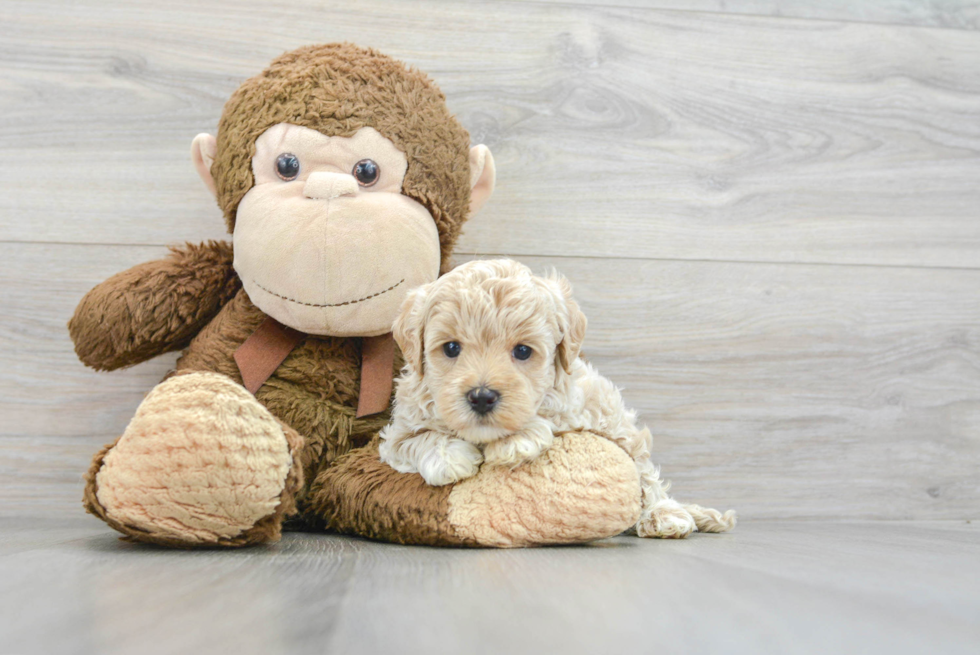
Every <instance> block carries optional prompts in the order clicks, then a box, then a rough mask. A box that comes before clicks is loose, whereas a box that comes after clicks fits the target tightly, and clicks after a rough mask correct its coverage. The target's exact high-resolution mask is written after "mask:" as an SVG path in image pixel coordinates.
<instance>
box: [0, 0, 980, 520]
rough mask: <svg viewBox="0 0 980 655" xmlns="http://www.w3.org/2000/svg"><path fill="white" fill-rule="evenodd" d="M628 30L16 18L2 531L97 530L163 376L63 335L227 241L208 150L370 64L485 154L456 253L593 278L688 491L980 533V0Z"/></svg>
mask: <svg viewBox="0 0 980 655" xmlns="http://www.w3.org/2000/svg"><path fill="white" fill-rule="evenodd" d="M617 4H619V5H625V6H616V7H604V6H599V5H598V4H594V3H590V2H573V3H558V2H520V1H518V2H492V3H491V2H466V3H441V2H413V3H402V2H393V1H387V0H376V1H374V2H370V3H346V2H345V3H339V2H337V3H331V2H309V1H306V0H294V1H291V2H288V3H269V2H262V3H259V2H248V3H243V2H207V3H202V2H182V1H171V2H166V3H164V2H146V3H118V2H107V1H93V0H88V1H82V2H10V1H4V2H0V117H2V118H0V261H2V266H0V308H2V312H0V417H2V422H0V493H2V494H3V497H4V500H5V505H6V507H7V508H8V511H12V512H21V513H30V512H34V511H38V510H42V511H45V512H48V513H70V512H77V511H80V510H79V509H78V505H77V502H78V494H79V489H80V482H79V479H80V475H81V473H82V472H83V471H84V469H85V468H86V465H87V461H88V458H89V457H90V456H91V454H92V452H93V451H94V450H95V448H96V447H97V446H98V445H99V444H101V443H103V442H105V441H107V440H110V439H112V438H114V437H115V436H116V435H118V434H119V433H120V432H121V431H122V430H123V429H124V427H125V425H126V422H127V421H128V419H129V417H130V416H131V415H132V413H133V411H134V410H135V408H136V406H137V405H138V403H139V401H140V399H141V398H142V395H143V394H144V393H145V392H146V391H147V390H148V389H149V388H150V387H151V386H152V385H153V384H154V383H155V382H156V381H157V380H158V379H159V378H160V377H161V376H162V375H163V374H164V373H165V372H166V370H167V369H168V367H169V366H170V365H171V364H172V362H173V357H172V356H170V357H164V358H161V359H160V360H156V361H153V362H150V363H147V364H144V365H141V366H137V367H135V368H133V369H130V370H128V371H124V372H118V373H113V374H97V373H94V372H92V371H89V370H87V369H85V368H84V367H82V365H81V364H80V363H78V361H77V360H76V359H75V357H74V354H73V352H72V348H71V344H70V342H69V340H68V337H67V333H66V329H65V323H66V321H67V320H68V317H69V316H70V315H71V311H72V309H73V307H74V305H75V304H76V303H77V301H78V300H79V298H80V297H81V296H82V294H84V293H85V291H87V290H88V289H89V288H91V287H92V286H93V285H95V284H96V283H98V282H99V281H101V280H103V279H104V278H106V277H108V276H109V275H111V274H113V273H115V272H117V271H119V270H122V269H124V268H126V267H128V266H131V265H133V264H136V263H139V262H141V261H144V260H147V259H150V258H155V257H159V256H162V255H163V254H164V253H165V250H164V246H165V245H166V244H168V243H175V242H181V241H186V240H190V241H196V240H201V239H206V238H221V237H222V236H223V229H222V221H221V218H220V214H219V212H218V210H217V209H216V207H215V206H214V203H213V201H212V200H211V199H210V197H209V196H208V194H207V192H206V191H205V190H204V188H203V186H202V185H201V184H200V182H199V181H198V179H197V178H196V175H195V173H194V171H193V168H192V166H191V164H190V161H189V156H188V151H189V145H190V141H191V139H192V138H193V136H194V135H195V134H196V133H198V132H201V131H213V130H214V129H215V127H216V124H217V119H218V116H219V114H220V112H221V107H222V105H223V103H224V101H225V99H226V98H227V97H228V96H229V94H230V93H231V92H232V91H233V90H234V89H235V87H236V86H237V84H238V83H239V82H240V81H241V80H243V79H244V78H245V77H247V76H249V75H252V74H254V73H256V72H258V71H259V70H260V69H261V68H262V67H263V66H264V65H265V64H266V63H267V62H268V61H269V60H270V59H271V58H272V57H274V56H276V55H277V54H279V53H280V52H282V51H284V50H287V49H290V48H293V47H296V46H299V45H302V44H306V43H313V42H325V41H340V40H350V41H353V42H356V43H360V44H363V45H371V46H374V47H377V48H379V49H381V50H383V51H386V52H388V53H390V54H392V55H395V56H398V57H401V58H403V59H405V60H406V61H408V62H410V63H412V64H414V65H416V66H418V67H419V68H421V69H422V70H425V71H426V72H428V73H429V74H430V75H432V77H433V78H435V80H436V81H437V82H438V83H439V84H440V86H441V87H442V88H443V90H444V91H445V92H446V95H447V97H448V101H449V105H450V107H451V108H452V109H453V111H455V112H456V113H457V115H458V116H459V117H460V119H461V121H462V122H463V124H464V125H465V126H466V127H467V128H468V129H469V130H470V132H471V134H472V135H473V139H474V141H475V142H483V143H486V144H487V145H489V146H490V148H491V149H492V150H493V152H494V154H495V157H496V161H497V167H498V190H497V192H496V194H495V196H494V198H493V199H492V200H491V201H490V203H489V205H488V206H487V207H486V209H485V210H484V211H483V212H482V213H481V214H480V215H478V216H477V217H475V218H474V219H473V220H472V221H471V223H470V224H469V226H468V228H467V231H466V234H465V236H464V238H463V239H462V241H461V243H460V247H459V252H460V258H461V259H465V258H472V257H478V256H479V257H483V256H492V255H510V256H514V257H517V258H519V259H521V260H523V261H525V262H527V263H529V264H530V265H532V266H533V267H535V268H538V269H544V268H546V267H550V266H555V267H557V268H559V269H560V270H561V271H563V272H564V273H565V274H566V275H567V276H568V277H569V278H570V279H571V280H572V282H573V283H574V284H575V286H576V289H577V293H578V296H579V298H580V300H581V303H582V305H583V307H584V309H585V310H586V312H587V313H588V314H589V316H590V326H591V327H590V332H589V335H588V337H587V342H586V349H587V351H588V354H589V356H590V359H592V361H593V362H594V363H596V364H597V366H598V367H599V368H600V370H601V371H602V372H603V373H605V374H606V375H608V376H609V377H611V378H612V379H614V380H615V381H616V382H617V383H619V384H620V385H621V386H623V387H624V388H625V396H626V398H627V399H628V401H629V402H630V404H632V405H633V406H635V407H637V408H638V409H639V410H640V412H641V414H642V417H643V419H644V420H645V421H646V422H647V423H648V424H649V425H650V426H651V428H652V430H653V432H654V434H655V435H656V439H657V442H656V451H657V458H658V459H659V460H660V461H661V463H662V464H663V466H664V473H665V475H666V476H667V477H668V478H671V479H672V480H673V481H674V482H675V488H674V489H675V492H676V493H677V495H678V496H679V497H682V498H683V499H687V500H692V501H699V502H703V503H710V504H713V505H715V506H720V507H726V508H727V507H735V508H736V509H738V510H739V511H740V513H741V515H742V516H743V517H745V518H777V517H804V518H807V517H809V518H822V517H835V518H840V517H844V518H880V519H900V518H917V519H930V518H980V298H978V289H980V32H978V31H976V30H977V28H978V26H980V4H978V3H975V2H963V1H959V0H947V1H938V0H933V1H930V2H925V1H922V2H914V1H912V0H894V1H892V0H875V1H874V2H862V3H849V2H842V1H841V2H837V1H835V2H817V1H816V0H797V1H788V0H787V1H781V0H771V1H763V0H746V1H745V2H735V1H731V0H729V1H725V2H722V1H718V0H699V1H694V2H683V3H681V2H671V1H668V0H664V1H662V2H657V1H654V0H650V1H643V0H629V1H625V2H620V3H617ZM678 9H686V10H687V11H678Z"/></svg>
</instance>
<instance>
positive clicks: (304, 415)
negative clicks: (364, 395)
mask: <svg viewBox="0 0 980 655" xmlns="http://www.w3.org/2000/svg"><path fill="white" fill-rule="evenodd" d="M265 319H266V315H265V314H263V313H262V312H261V311H260V310H259V309H258V308H256V307H255V306H254V305H253V304H252V302H251V301H250V300H249V298H248V296H247V295H246V294H245V292H244V291H240V292H239V293H238V295H237V296H235V298H234V299H233V300H232V301H231V302H229V303H228V304H227V305H226V306H225V307H224V308H222V310H221V312H220V313H219V314H218V316H216V317H215V318H214V320H213V321H211V323H209V324H208V325H207V326H206V327H205V328H204V329H203V330H202V331H201V332H200V334H198V336H197V337H195V339H194V340H193V341H192V342H191V344H190V346H188V348H187V350H186V351H185V352H184V354H183V355H182V356H181V358H180V359H179V360H178V361H177V366H176V370H178V371H184V370H193V371H214V372H217V373H222V374H224V375H227V376H228V377H230V378H231V379H233V380H235V381H236V382H238V383H239V384H241V383H242V377H241V373H240V372H239V370H238V364H237V363H236V362H235V359H234V353H235V350H237V349H238V347H239V346H241V345H242V343H244V342H245V340H246V339H247V338H248V337H249V336H250V335H251V334H252V333H253V332H254V331H255V330H256V328H258V326H259V325H260V324H261V323H262V321H264V320H265ZM359 391H360V341H359V340H358V339H352V338H341V337H312V336H311V337H307V339H306V340H305V341H303V343H302V344H300V346H299V347H297V348H296V350H294V351H293V352H292V353H291V354H290V355H289V356H288V357H287V358H286V359H285V361H283V363H282V364H281V365H280V366H279V368H278V369H276V372H275V373H274V374H273V375H272V376H271V377H270V378H269V379H268V380H267V381H266V383H265V384H264V385H263V386H262V387H261V388H260V389H259V390H258V392H257V393H256V398H257V399H258V400H259V402H261V403H262V404H263V405H265V406H266V407H267V408H268V409H269V411H270V412H272V414H273V415H274V416H275V417H276V418H278V419H279V420H281V421H282V422H283V423H285V424H287V425H289V426H290V427H292V428H293V429H294V430H296V431H297V432H299V434H300V435H302V436H303V438H304V439H305V440H306V442H307V447H306V451H307V452H304V453H303V459H304V460H305V462H304V468H305V469H307V473H310V472H311V471H312V470H315V469H316V467H317V466H318V465H320V464H322V463H323V460H324V458H327V459H328V460H332V459H334V458H335V457H337V456H338V455H341V454H343V453H344V452H346V451H347V450H349V449H350V448H351V447H352V446H356V445H360V443H359V442H360V441H362V440H365V439H364V438H363V437H364V435H360V434H359V431H362V430H363V429H364V426H363V425H361V422H359V421H354V419H353V415H354V408H355V407H356V406H357V398H358V392H359ZM352 439H353V440H352ZM308 481H309V480H308Z"/></svg>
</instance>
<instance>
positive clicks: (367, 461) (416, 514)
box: [310, 439, 477, 546]
mask: <svg viewBox="0 0 980 655" xmlns="http://www.w3.org/2000/svg"><path fill="white" fill-rule="evenodd" d="M378 441H379V440H378V439H374V440H372V441H371V443H370V444H368V446H367V447H365V448H358V449H357V450H354V451H352V452H351V453H349V454H347V455H345V456H344V457H342V458H341V459H340V461H338V463H337V466H332V467H330V468H328V469H324V471H323V472H322V473H321V474H320V475H319V476H318V477H317V479H316V481H315V482H314V483H313V487H312V490H311V494H310V497H311V499H312V500H311V509H312V510H313V512H314V513H315V514H316V515H318V516H320V517H322V518H323V519H324V520H325V527H327V528H328V529H331V530H335V531H336V532H341V533H345V534H357V535H361V536H363V537H368V538H371V539H380V540H383V541H392V542H395V543H402V544H424V545H429V546H467V545H468V546H473V545H477V544H476V542H475V541H471V540H466V539H463V538H461V537H459V536H457V535H456V532H455V531H454V530H453V527H452V525H450V523H449V494H450V492H451V491H452V487H451V486H446V487H438V488H434V487H429V486H426V484H425V482H424V481H423V480H422V478H421V477H419V476H417V475H398V474H394V475H392V470H391V468H390V467H389V466H388V465H387V464H383V463H381V460H380V459H379V457H378Z"/></svg>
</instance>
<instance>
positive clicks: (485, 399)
mask: <svg viewBox="0 0 980 655" xmlns="http://www.w3.org/2000/svg"><path fill="white" fill-rule="evenodd" d="M498 400H500V394H499V393H497V392H496V391H494V390H493V389H488V388H487V387H479V388H477V387H474V388H473V389H470V390H469V391H468V392H467V393H466V401H467V402H468V403H469V404H470V408H471V409H472V410H473V411H474V412H476V413H477V414H479V415H480V416H484V415H485V414H489V413H490V412H491V411H493V408H494V407H495V406H496V405H497V401H498Z"/></svg>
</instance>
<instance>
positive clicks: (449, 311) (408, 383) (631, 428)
mask: <svg viewBox="0 0 980 655" xmlns="http://www.w3.org/2000/svg"><path fill="white" fill-rule="evenodd" d="M585 327H586V319H585V315H584V314H583V313H582V311H581V310H580V309H579V307H578V305H577V304H576V303H575V301H574V300H572V297H571V285H570V284H569V283H568V281H567V280H566V279H565V278H564V277H562V276H560V275H558V274H557V273H553V274H551V275H550V276H548V277H545V278H542V277H535V276H533V275H532V274H531V271H530V269H528V268H527V267H526V266H524V265H522V264H519V263H518V262H515V261H512V260H507V259H501V260H490V261H474V262H469V263H467V264H463V265H462V266H459V267H458V268H456V269H454V270H452V271H451V272H449V273H447V274H446V275H444V276H442V277H441V278H439V279H438V280H436V281H435V282H432V283H430V284H427V285H425V286H423V287H420V288H418V289H416V290H414V291H413V292H411V293H410V294H409V296H408V298H407V299H406V300H405V303H404V305H403V306H402V311H401V314H400V316H399V317H398V319H397V320H396V321H395V325H394V327H393V332H394V337H395V341H397V343H398V345H399V347H400V348H401V350H402V353H403V354H404V356H405V362H406V363H405V367H404V369H403V370H402V373H401V376H400V378H399V379H398V381H397V390H396V392H395V406H394V410H393V412H392V422H391V423H390V424H389V425H388V426H387V427H385V428H384V430H382V432H381V439H382V442H381V448H380V450H381V460H382V461H384V462H387V463H388V464H389V465H390V466H391V467H392V468H394V469H395V470H396V471H400V472H402V473H420V474H421V475H422V477H423V478H424V479H425V481H426V482H427V483H428V484H430V485H434V486H439V485H445V484H451V483H453V482H457V481H459V480H463V479H465V478H468V477H471V476H473V475H475V474H476V472H477V471H478V470H479V468H480V465H481V463H484V462H485V463H487V464H492V465H503V466H511V467H514V466H518V465H520V464H521V463H523V462H526V461H529V460H532V459H534V458H535V457H537V456H538V455H540V454H541V453H542V452H544V451H546V450H547V449H548V448H549V447H550V446H551V443H552V441H553V440H554V435H555V434H561V433H564V432H577V431H588V432H592V433H595V434H597V435H600V436H602V437H605V438H607V439H610V440H612V441H613V442H614V443H616V444H617V445H619V446H620V447H621V448H622V449H623V450H624V451H626V452H627V453H628V454H629V455H630V457H632V458H633V460H634V461H635V462H636V468H637V470H638V472H639V475H640V486H641V493H642V496H641V503H642V513H641V516H640V520H639V522H638V523H637V524H636V533H637V534H638V535H639V536H641V537H673V538H683V537H686V536H687V535H689V534H690V533H691V532H693V531H695V530H702V531H705V532H723V531H726V530H730V529H732V528H733V527H734V526H735V513H734V512H732V511H731V510H729V511H728V512H726V513H725V514H721V513H720V512H718V511H717V510H713V509H705V508H702V507H699V506H697V505H681V504H680V503H678V502H677V501H676V500H674V499H672V498H670V497H669V496H668V495H667V489H668V485H666V484H664V482H663V481H662V480H661V479H660V475H659V471H658V469H657V467H656V466H654V464H653V463H652V462H651V461H650V448H651V446H652V442H653V439H652V437H651V436H650V431H649V430H647V429H646V428H638V427H637V425H636V413H635V412H634V411H631V410H627V409H626V407H625V406H624V404H623V399H622V397H621V396H620V394H619V390H618V389H617V388H616V387H615V386H613V384H612V383H611V382H610V381H609V380H607V379H606V378H604V377H602V376H601V375H599V374H598V373H597V372H596V371H595V369H593V368H592V366H591V365H590V364H588V363H586V362H585V361H584V360H582V359H581V358H580V357H579V350H580V348H581V345H582V340H583V338H584V337H585Z"/></svg>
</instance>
